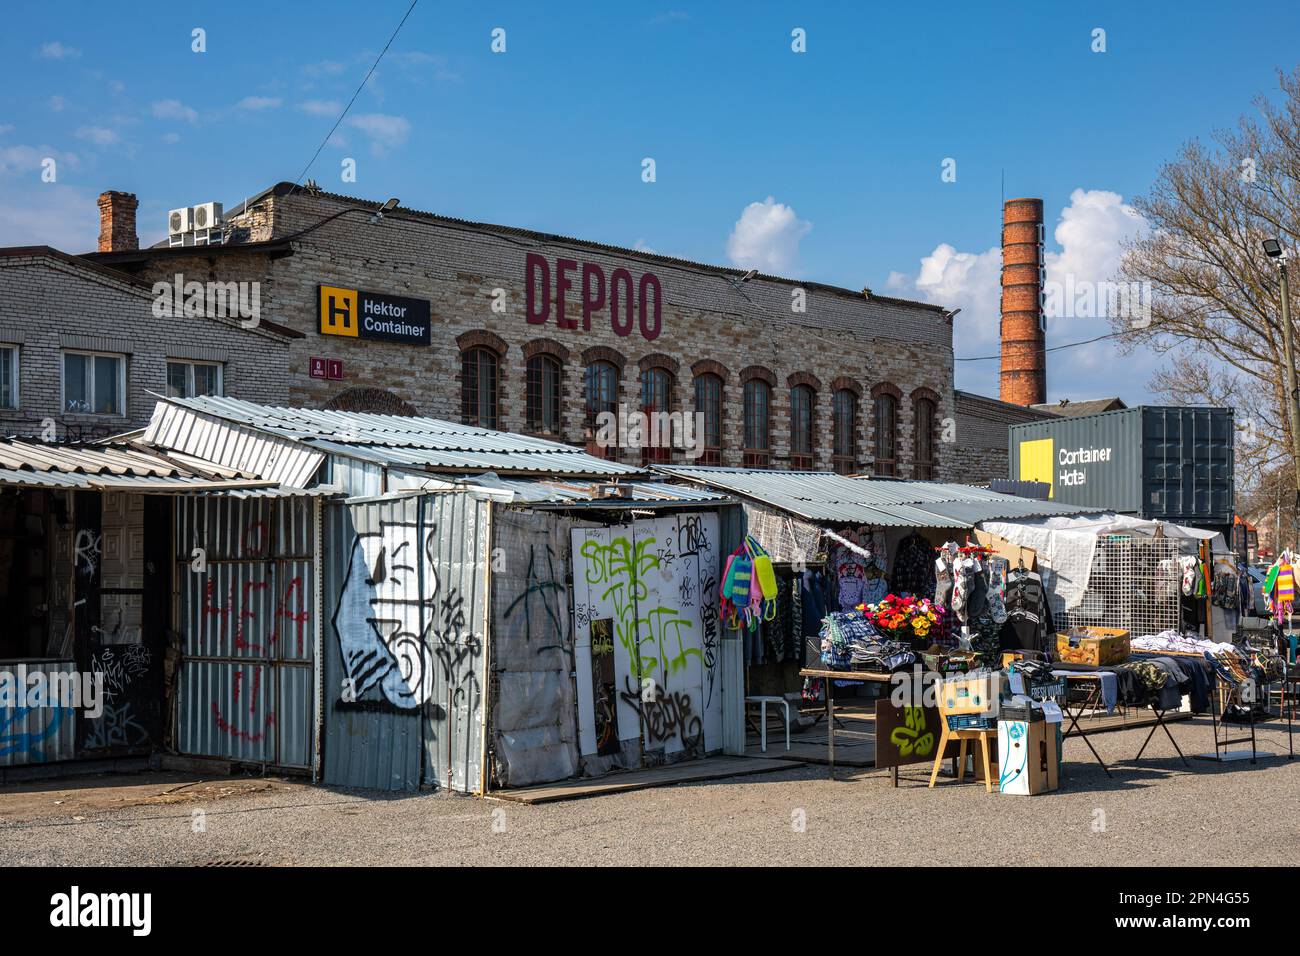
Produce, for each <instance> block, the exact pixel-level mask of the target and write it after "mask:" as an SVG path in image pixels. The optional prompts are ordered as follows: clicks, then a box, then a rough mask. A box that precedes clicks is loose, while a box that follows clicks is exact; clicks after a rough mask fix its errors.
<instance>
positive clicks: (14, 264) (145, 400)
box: [0, 255, 289, 437]
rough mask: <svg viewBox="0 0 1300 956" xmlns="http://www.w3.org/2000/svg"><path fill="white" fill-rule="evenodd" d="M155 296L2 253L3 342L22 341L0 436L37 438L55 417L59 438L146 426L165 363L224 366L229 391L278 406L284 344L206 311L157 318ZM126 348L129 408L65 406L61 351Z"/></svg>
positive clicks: (58, 263)
mask: <svg viewBox="0 0 1300 956" xmlns="http://www.w3.org/2000/svg"><path fill="white" fill-rule="evenodd" d="M152 305H153V296H152V295H151V294H150V293H149V291H148V290H147V289H141V288H139V287H138V286H135V285H132V284H131V283H130V282H126V281H118V280H116V279H114V278H112V277H111V276H108V275H105V274H104V273H103V272H101V271H99V270H93V269H90V268H89V267H79V266H77V265H74V264H72V263H69V262H66V261H64V260H62V259H57V258H54V257H52V256H48V255H33V256H22V257H0V344H3V345H14V346H17V347H18V354H19V375H18V390H19V403H20V407H19V408H18V409H17V410H9V409H0V433H4V434H9V435H29V436H35V435H39V434H40V431H41V422H42V421H43V420H44V419H47V418H52V419H54V420H55V421H56V422H58V423H59V425H60V427H59V429H58V434H59V436H60V437H63V436H64V435H65V433H66V431H67V428H68V426H72V429H73V433H74V435H75V434H76V433H77V432H78V431H80V432H83V433H92V434H94V433H111V432H115V431H123V430H126V429H128V428H132V427H137V426H141V425H144V424H146V423H147V422H148V421H149V416H150V414H151V413H152V411H153V407H154V402H155V399H154V397H153V396H152V395H150V394H149V392H155V393H158V394H166V391H167V360H168V359H189V360H191V361H209V362H211V361H216V362H222V363H224V369H223V377H224V389H225V393H226V394H227V395H232V396H236V397H238V398H245V399H248V400H249V401H254V402H267V403H272V404H284V403H285V401H286V400H287V398H288V388H287V384H288V383H287V379H286V374H285V372H286V369H287V368H288V362H289V359H288V350H287V348H286V344H285V341H284V340H283V339H282V338H281V337H278V336H273V335H271V334H269V333H266V332H259V331H249V330H245V329H242V328H240V327H239V326H238V325H235V324H233V323H228V322H225V321H223V320H219V319H210V318H185V317H176V318H157V317H155V316H154V315H153V310H152ZM65 348H72V349H80V350H90V351H102V352H119V353H123V354H125V355H127V368H126V414H125V415H120V416H119V415H113V416H108V415H82V414H75V415H74V414H68V415H65V414H63V412H62V407H61V404H60V403H61V396H62V388H61V386H62V377H63V367H62V357H61V355H62V350H63V349H65Z"/></svg>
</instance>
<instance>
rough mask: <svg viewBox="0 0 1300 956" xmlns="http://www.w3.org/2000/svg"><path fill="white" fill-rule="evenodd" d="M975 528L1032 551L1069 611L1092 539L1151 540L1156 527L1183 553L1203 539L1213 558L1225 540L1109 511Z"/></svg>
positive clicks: (1079, 599)
mask: <svg viewBox="0 0 1300 956" xmlns="http://www.w3.org/2000/svg"><path fill="white" fill-rule="evenodd" d="M977 527H979V528H980V530H982V531H988V532H989V533H991V534H996V535H998V536H999V537H1002V538H1006V539H1007V540H1008V541H1010V542H1012V543H1013V544H1018V545H1020V547H1022V548H1032V549H1033V550H1034V551H1035V552H1036V553H1037V554H1038V559H1039V561H1041V562H1042V563H1043V564H1044V565H1045V566H1046V567H1047V568H1050V569H1051V570H1052V572H1053V577H1054V582H1053V584H1054V591H1055V593H1056V596H1057V597H1058V598H1060V599H1061V600H1063V601H1064V602H1065V607H1066V610H1071V611H1072V610H1074V609H1075V608H1077V607H1078V606H1079V605H1080V604H1081V603H1083V596H1084V593H1085V592H1086V591H1087V590H1088V580H1089V577H1090V575H1091V574H1092V562H1093V558H1094V556H1095V554H1096V550H1097V539H1098V538H1100V537H1101V536H1102V535H1107V534H1142V535H1147V536H1150V537H1154V536H1155V534H1156V530H1157V529H1160V533H1162V534H1163V535H1164V536H1165V537H1166V538H1174V539H1178V540H1181V541H1185V542H1186V547H1184V548H1183V550H1184V551H1185V552H1186V553H1189V554H1192V553H1195V552H1196V550H1197V549H1198V547H1199V545H1200V542H1202V541H1209V542H1210V550H1211V551H1212V552H1213V553H1215V554H1223V553H1227V552H1228V544H1227V542H1226V541H1225V540H1224V537H1223V535H1221V534H1219V533H1217V532H1214V531H1202V530H1200V529H1199V528H1189V527H1186V526H1185V525H1178V524H1171V523H1170V522H1167V521H1149V520H1147V519H1145V518H1134V517H1131V516H1130V515H1121V514H1115V513H1113V512H1109V511H1108V512H1104V513H1102V514H1090V515H1080V516H1077V517H1059V516H1058V517H1054V518H1028V519H1024V520H1021V521H981V522H980V523H979V525H978V526H977Z"/></svg>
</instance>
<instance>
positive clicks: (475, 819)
mask: <svg viewBox="0 0 1300 956" xmlns="http://www.w3.org/2000/svg"><path fill="white" fill-rule="evenodd" d="M1172 729H1173V732H1174V735H1175V736H1176V738H1177V739H1178V742H1179V745H1180V746H1181V747H1182V748H1183V751H1184V752H1185V753H1187V754H1189V755H1190V754H1192V753H1198V752H1203V751H1206V750H1209V749H1211V730H1210V724H1209V721H1208V720H1205V719H1196V720H1190V721H1182V722H1179V723H1176V724H1173V725H1172ZM1258 732H1259V734H1260V746H1261V749H1269V750H1272V751H1274V752H1275V753H1277V754H1279V757H1275V758H1272V759H1268V760H1262V761H1261V762H1260V763H1259V764H1258V765H1256V766H1253V767H1252V766H1251V765H1250V763H1249V762H1243V763H1230V764H1213V763H1206V762H1203V761H1196V760H1193V761H1192V766H1191V768H1190V769H1186V768H1184V767H1183V766H1182V764H1181V762H1180V761H1179V760H1178V757H1177V755H1176V754H1175V753H1174V750H1173V748H1172V746H1170V744H1169V741H1168V740H1167V739H1166V738H1165V736H1164V734H1163V733H1160V732H1159V731H1157V735H1158V736H1157V737H1156V738H1155V739H1153V741H1152V745H1151V747H1149V748H1148V752H1147V754H1146V755H1145V756H1144V757H1143V760H1142V762H1141V763H1140V764H1132V763H1130V764H1127V765H1121V766H1117V767H1113V768H1112V769H1113V772H1114V774H1115V777H1114V779H1113V780H1112V779H1108V778H1107V777H1106V776H1105V775H1104V774H1103V773H1102V771H1101V768H1099V767H1098V766H1097V765H1096V763H1094V762H1092V760H1091V756H1090V755H1089V754H1088V752H1087V749H1086V747H1085V746H1084V744H1083V743H1082V742H1081V741H1078V740H1071V741H1069V742H1067V744H1066V752H1065V757H1066V763H1067V766H1066V769H1067V771H1068V773H1069V776H1068V778H1067V780H1066V788H1065V789H1063V790H1061V791H1059V792H1057V793H1055V794H1049V795H1044V796H1039V797H1010V796H1001V795H998V794H991V795H989V794H986V793H985V792H984V790H983V787H982V786H974V785H972V784H970V782H969V779H970V778H969V777H968V778H967V783H966V784H964V785H957V784H955V783H952V782H948V783H946V784H945V783H943V782H941V783H940V784H939V786H938V787H937V788H936V789H935V790H934V791H927V790H926V789H925V779H924V776H925V775H924V774H923V772H922V770H921V768H919V767H915V768H908V769H907V770H905V772H904V777H903V780H902V781H901V784H900V787H899V788H898V789H897V790H895V789H893V788H892V787H891V786H890V785H889V779H888V775H887V774H885V773H882V772H875V773H868V774H863V773H861V772H852V771H849V772H845V771H841V773H844V774H845V778H846V779H843V780H836V781H834V782H832V781H830V780H827V779H826V770H825V768H824V767H818V766H814V765H809V766H806V767H802V768H799V769H794V770H787V771H782V772H778V773H772V774H763V775H759V776H752V777H738V778H731V779H727V780H720V781H713V782H708V783H697V784H686V785H681V786H676V787H665V788H659V789H655V790H645V791H638V792H634V793H624V794H614V795H609V796H602V797H596V798H592V799H584V800H573V801H567V802H563V803H553V804H546V805H539V806H525V805H520V804H516V803H512V802H506V801H500V800H493V799H487V800H483V799H476V798H473V797H461V796H451V795H444V794H432V793H430V794H420V795H413V796H387V795H378V796H377V795H375V794H374V793H371V792H360V791H347V790H340V789H333V788H320V787H310V786H305V785H302V784H298V783H286V782H283V781H267V780H259V779H252V780H250V779H248V778H243V779H242V780H224V779H223V780H211V779H205V780H198V779H197V778H188V780H189V782H188V783H186V782H181V783H175V782H174V781H168V780H154V779H145V780H140V781H137V780H135V778H130V777H115V778H103V777H100V778H94V779H93V780H88V781H76V782H71V781H59V782H57V783H45V784H28V785H23V786H21V787H14V786H10V787H6V788H5V789H4V791H3V792H0V863H3V864H5V865H30V864H54V865H62V864H78V865H114V864H144V865H149V864H212V863H262V864H272V865H275V864H282V865H334V864H363V865H369V864H434V865H445V864H483V865H495V864H516V865H539V864H559V865H568V864H577V865H590V864H642V865H644V864H654V865H673V864H683V863H688V864H706V865H746V864H801V863H833V864H856V865H872V864H896V863H900V862H906V863H910V864H940V865H943V864H986V865H1015V864H1020V865H1023V864H1069V865H1092V864H1110V865H1121V866H1122V865H1127V864H1157V865H1161V866H1177V865H1186V866H1201V865H1206V864H1217V865H1252V866H1253V865H1264V864H1277V865H1295V864H1296V863H1297V862H1300V839H1298V837H1300V832H1298V831H1300V818H1297V817H1296V815H1295V814H1294V813H1293V812H1291V810H1290V808H1291V806H1292V804H1293V803H1294V796H1295V794H1296V793H1297V788H1298V787H1300V760H1298V761H1288V760H1287V759H1286V752H1287V739H1286V725H1285V724H1280V725H1279V724H1278V723H1276V722H1274V723H1271V724H1264V725H1260V726H1259V728H1258ZM1146 733H1147V731H1146V730H1145V729H1140V730H1129V731H1119V732H1112V733H1106V734H1103V735H1099V736H1098V737H1096V738H1094V740H1095V741H1096V743H1097V747H1098V749H1099V750H1100V751H1101V753H1102V755H1103V756H1105V757H1106V758H1107V759H1109V760H1117V759H1119V758H1121V757H1128V758H1131V757H1132V755H1133V754H1135V753H1136V752H1137V749H1138V747H1139V746H1141V743H1142V740H1143V738H1144V737H1145V736H1146ZM74 785H81V786H82V787H83V789H73V787H74ZM55 801H62V802H60V803H56V802H55ZM195 811H202V812H203V813H204V822H205V829H204V831H203V832H197V833H196V832H194V830H193V826H192V821H193V819H194V816H193V814H194V812H195ZM800 816H802V819H803V820H804V821H805V824H804V826H803V828H802V831H800V830H799V829H798V828H797V826H796V823H797V820H798V819H799V818H800Z"/></svg>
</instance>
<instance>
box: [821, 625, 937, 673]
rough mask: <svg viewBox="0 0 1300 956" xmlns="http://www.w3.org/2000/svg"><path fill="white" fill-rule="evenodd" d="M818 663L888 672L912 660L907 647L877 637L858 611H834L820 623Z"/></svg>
mask: <svg viewBox="0 0 1300 956" xmlns="http://www.w3.org/2000/svg"><path fill="white" fill-rule="evenodd" d="M821 649H822V663H823V664H825V665H826V666H827V667H831V668H838V669H845V670H849V669H852V670H872V671H892V670H894V669H896V668H899V667H905V666H906V665H908V664H911V663H912V662H913V661H915V660H916V654H914V653H913V652H912V649H911V648H910V647H908V645H906V644H903V643H901V642H899V641H890V640H886V639H885V638H883V637H881V636H880V635H879V634H878V633H877V632H876V629H875V628H874V627H872V626H871V622H870V621H868V620H867V619H866V617H865V616H863V614H862V613H861V612H860V611H836V612H834V613H832V614H829V615H827V616H826V617H825V618H823V619H822V629H821Z"/></svg>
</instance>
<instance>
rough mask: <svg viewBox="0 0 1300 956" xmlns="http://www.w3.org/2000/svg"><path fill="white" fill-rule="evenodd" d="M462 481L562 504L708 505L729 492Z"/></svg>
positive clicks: (656, 485)
mask: <svg viewBox="0 0 1300 956" xmlns="http://www.w3.org/2000/svg"><path fill="white" fill-rule="evenodd" d="M464 483H465V484H470V485H477V486H479V487H483V488H499V489H502V490H504V491H509V492H511V493H513V494H514V496H515V500H516V501H518V502H521V503H528V504H563V505H575V506H583V507H586V506H593V507H605V508H618V507H627V506H630V505H640V506H653V505H656V504H657V505H661V506H662V505H709V504H714V505H718V504H726V503H728V502H730V501H732V500H733V499H732V498H731V496H730V495H725V494H721V493H719V492H716V491H710V490H709V489H707V488H697V487H692V486H690V485H684V484H672V483H669V482H666V481H634V482H625V483H624V484H625V485H626V487H627V488H628V493H629V497H627V498H596V497H594V496H593V493H592V488H591V486H590V485H571V484H564V483H561V482H555V481H538V480H537V479H527V478H500V477H498V476H496V475H478V476H475V477H473V478H467V479H464Z"/></svg>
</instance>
